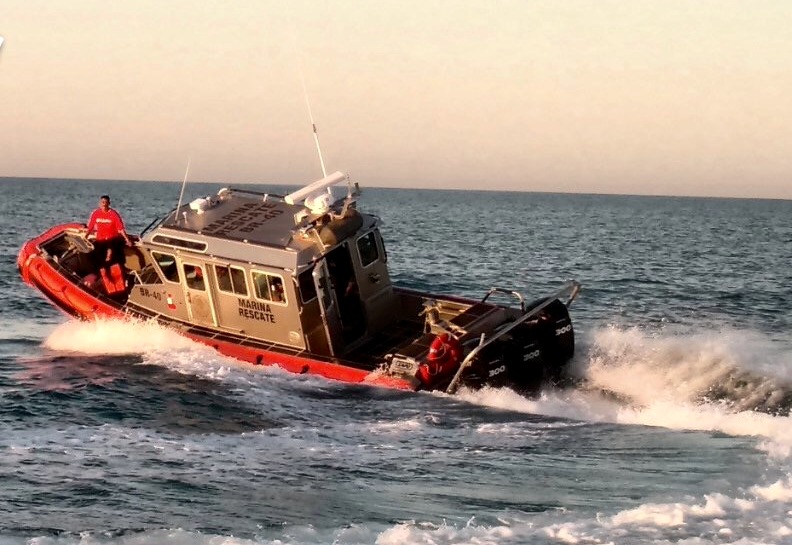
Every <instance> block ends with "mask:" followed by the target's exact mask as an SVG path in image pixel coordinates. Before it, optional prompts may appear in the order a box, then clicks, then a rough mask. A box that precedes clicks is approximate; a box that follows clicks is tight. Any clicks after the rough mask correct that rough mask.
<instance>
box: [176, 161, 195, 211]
mask: <svg viewBox="0 0 792 545" xmlns="http://www.w3.org/2000/svg"><path fill="white" fill-rule="evenodd" d="M191 160H192V158H191V157H188V158H187V169H186V170H185V171H184V179H183V180H182V186H181V192H180V193H179V204H177V205H176V223H179V208H181V203H182V198H183V197H184V188H185V187H186V186H187V174H188V173H189V172H190V161H191Z"/></svg>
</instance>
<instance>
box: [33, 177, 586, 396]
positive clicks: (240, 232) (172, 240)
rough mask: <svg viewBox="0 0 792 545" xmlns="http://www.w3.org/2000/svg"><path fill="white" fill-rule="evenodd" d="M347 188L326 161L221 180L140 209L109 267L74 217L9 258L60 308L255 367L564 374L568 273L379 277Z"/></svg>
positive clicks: (527, 380)
mask: <svg viewBox="0 0 792 545" xmlns="http://www.w3.org/2000/svg"><path fill="white" fill-rule="evenodd" d="M339 185H345V186H346V191H345V195H344V196H342V197H340V198H335V197H334V195H333V192H334V188H336V187H337V186H339ZM336 191H338V189H336ZM359 196H360V189H359V186H358V184H353V183H352V182H350V180H349V178H348V177H347V176H345V175H344V174H342V173H340V172H336V173H334V174H331V175H329V176H326V177H324V178H322V179H321V180H318V181H317V182H314V183H312V184H309V185H307V186H306V187H304V188H302V189H300V190H298V191H295V192H293V193H291V194H288V195H274V194H268V193H261V192H256V191H250V190H247V189H241V188H236V189H232V188H226V189H222V190H220V191H219V192H218V193H217V195H214V196H209V197H205V198H201V199H196V200H194V201H192V202H191V203H187V204H184V205H180V206H177V207H176V208H175V209H173V210H171V211H170V212H169V213H168V214H166V215H165V216H164V217H161V218H158V219H156V220H154V221H153V222H152V223H151V224H150V225H149V226H148V227H146V228H145V229H144V230H143V231H142V233H141V234H140V235H139V236H132V237H131V238H132V240H133V244H132V246H131V247H127V248H126V249H125V254H124V260H123V263H120V264H117V265H115V266H113V267H110V268H103V269H102V270H101V271H97V270H96V269H95V260H94V259H92V252H93V251H94V247H93V244H92V241H91V240H90V238H89V237H88V236H87V235H86V229H85V226H84V225H82V224H78V223H70V224H64V225H58V226H55V227H52V228H50V229H48V230H47V231H45V232H44V233H42V234H41V235H39V236H38V237H36V238H34V239H32V240H30V241H28V242H27V243H26V244H24V246H23V247H22V249H21V251H20V253H19V256H18V262H17V264H18V268H19V272H20V274H21V276H22V278H23V280H24V281H25V282H26V283H27V284H29V285H30V286H32V287H33V288H35V289H37V290H38V291H39V292H41V294H43V295H44V296H45V297H46V298H47V299H49V300H50V301H51V302H52V303H53V304H54V305H55V306H57V307H58V308H60V309H61V310H63V311H64V312H65V313H67V314H69V315H71V316H76V317H78V318H80V319H84V320H92V319H96V318H100V317H108V318H133V319H140V320H155V321H156V322H158V323H160V324H162V325H164V326H167V327H169V328H172V329H174V330H176V331H177V332H179V333H180V334H182V335H184V336H186V337H189V338H191V339H193V340H195V341H198V342H200V343H203V344H206V345H208V346H211V347H213V348H214V349H216V350H217V351H218V352H220V353H222V354H224V355H227V356H230V357H232V358H235V359H237V360H241V361H244V362H248V363H251V364H254V365H276V366H279V367H281V368H283V369H285V370H287V371H291V372H294V373H310V374H315V375H320V376H323V377H326V378H328V379H333V380H339V381H345V382H352V383H368V384H373V385H379V386H385V387H390V388H400V389H405V390H441V391H446V392H449V393H453V392H455V391H456V390H457V389H459V388H460V387H467V388H474V389H476V388H481V387H483V386H494V387H503V386H506V387H510V388H513V389H515V390H517V391H520V392H523V393H532V392H535V391H537V390H538V389H539V388H541V387H543V386H544V385H546V384H548V383H554V382H557V381H559V380H562V379H563V378H564V369H565V366H566V364H567V363H568V362H569V360H570V359H571V358H572V356H573V353H574V331H573V327H572V322H571V320H570V316H569V312H568V307H569V305H570V303H571V302H572V301H573V300H574V299H575V297H576V296H577V294H578V292H579V290H580V284H579V283H578V282H576V281H569V282H567V283H566V284H564V285H562V286H560V287H559V289H558V290H557V291H556V292H555V293H552V294H549V295H546V296H544V297H541V298H539V299H536V300H533V301H531V302H528V301H526V299H525V298H524V297H523V295H522V294H521V293H519V292H517V291H514V290H511V289H504V288H500V287H493V288H490V289H489V290H487V291H486V292H484V293H483V295H482V297H481V298H479V299H470V298H465V297H456V296H450V295H441V294H431V293H424V292H420V291H416V290H413V289H409V288H407V287H402V286H397V285H394V284H393V283H392V282H391V279H390V276H389V273H388V263H387V254H386V252H385V246H384V243H383V239H382V236H381V234H380V227H381V224H382V222H381V220H380V219H379V218H378V217H377V216H375V215H372V214H368V213H364V212H362V211H360V210H359V209H358V201H359Z"/></svg>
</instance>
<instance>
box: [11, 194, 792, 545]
mask: <svg viewBox="0 0 792 545" xmlns="http://www.w3.org/2000/svg"><path fill="white" fill-rule="evenodd" d="M362 182H363V183H365V180H363V181H362ZM218 187H219V186H216V185H215V186H209V185H197V184H196V185H191V186H188V187H187V195H186V199H192V198H194V197H197V196H205V195H208V194H209V193H213V192H215V191H216V190H217V188H218ZM0 188H2V190H3V194H4V199H3V200H2V202H0V208H1V209H2V214H0V230H1V232H3V233H5V235H6V236H4V237H3V238H2V239H1V240H0V252H2V256H3V258H2V260H0V266H2V274H0V308H2V309H3V311H2V314H1V315H0V324H1V325H2V328H0V399H2V403H1V404H0V415H2V417H1V418H0V453H2V456H1V457H0V487H1V489H2V493H0V544H3V545H5V544H17V543H19V544H21V543H35V544H37V545H39V544H41V545H49V544H75V543H82V544H86V545H87V544H155V543H156V544H188V543H189V544H192V543H199V544H219V543H224V544H248V543H268V544H269V543H272V544H325V543H338V544H347V543H349V544H357V543H378V544H383V545H385V544H402V543H426V544H430V543H431V544H451V543H454V544H460V543H471V544H489V543H498V544H500V543H503V544H512V543H611V542H612V543H629V544H638V543H696V544H699V543H702V544H706V543H792V519H790V516H789V513H790V512H792V426H790V424H791V423H792V421H790V417H788V416H785V414H786V413H785V412H783V411H782V413H781V414H780V415H769V414H764V413H761V412H757V411H754V410H751V407H753V406H755V404H752V401H753V400H754V399H755V398H761V399H765V398H766V397H767V396H768V395H772V394H774V393H775V394H778V395H779V396H780V395H782V394H783V393H784V391H785V390H784V383H785V379H792V335H790V325H791V324H790V320H792V312H790V310H789V307H790V304H791V303H792V277H791V273H790V270H792V269H790V264H792V227H791V226H790V220H789V218H792V202H789V201H754V200H723V199H689V198H684V199H683V198H660V197H657V198H652V197H629V196H593V195H555V194H529V193H503V192H460V191H432V190H420V191H408V190H384V189H366V188H364V194H363V197H362V199H361V203H360V206H361V207H363V208H366V209H367V210H369V211H373V212H375V213H377V214H378V215H380V216H381V217H382V218H383V220H384V221H385V223H386V225H385V228H384V229H383V234H384V236H385V239H386V243H387V244H388V256H389V262H390V266H391V271H392V274H393V276H394V278H395V280H396V281H397V282H398V283H400V284H402V285H405V286H411V287H416V288H419V289H428V290H432V291H439V292H446V293H457V294H463V295H467V296H480V295H483V293H484V292H485V290H486V289H488V288H489V287H490V286H502V287H509V288H515V289H518V290H519V291H521V292H523V293H524V294H525V296H526V297H527V298H532V297H538V296H541V295H543V294H545V293H547V292H549V291H552V290H553V289H554V288H555V287H557V286H558V285H560V284H561V283H562V281H564V280H566V279H569V278H576V279H578V280H580V281H581V282H582V283H583V285H584V291H583V293H582V294H581V296H580V298H579V299H578V300H577V301H576V302H575V304H574V305H573V308H572V311H573V320H574V322H575V326H576V328H577V331H578V339H579V343H578V354H577V356H576V359H575V362H574V364H575V368H576V369H577V371H578V372H579V373H580V374H581V375H582V376H584V377H585V378H586V379H587V383H588V384H589V386H588V387H586V388H581V389H577V390H568V391H563V392H546V393H545V394H544V395H543V396H542V397H540V398H538V399H533V400H527V399H524V398H521V397H519V396H517V395H516V394H514V393H513V392H510V391H508V390H486V391H482V392H463V393H462V394H461V395H460V396H457V397H453V398H452V397H447V396H443V395H437V394H408V393H402V392H393V391H388V390H381V389H374V388H368V387H363V386H350V385H342V384H336V383H332V382H328V381H324V380H322V379H318V378H315V377H304V376H294V375H289V374H286V373H283V372H281V371H279V370H277V369H259V368H256V369H252V368H249V367H245V366H244V365H241V364H237V363H235V362H233V361H232V360H228V359H226V358H223V357H220V356H218V355H216V354H214V353H213V352H211V351H209V350H208V349H206V348H203V347H198V346H196V345H193V344H192V343H190V342H188V341H186V340H184V339H182V338H179V337H178V336H176V335H175V334H173V333H171V332H168V331H164V330H162V329H159V328H157V327H155V326H152V325H150V324H128V323H121V322H101V323H91V324H89V323H77V322H71V321H69V320H67V319H66V318H65V317H64V316H62V315H61V314H59V313H58V312H57V311H56V310H55V309H53V308H52V307H51V306H50V305H49V304H48V303H46V302H45V301H44V300H43V299H42V298H41V297H39V296H38V295H37V294H36V293H35V292H34V291H33V290H32V289H30V288H28V287H27V286H25V285H24V284H23V283H22V282H21V280H20V279H19V278H18V275H17V273H16V267H15V257H16V253H17V251H18V249H19V247H20V246H21V245H22V243H23V242H24V241H25V240H27V239H29V238H31V237H33V236H35V235H37V234H38V233H39V232H41V231H43V230H44V229H46V228H47V227H49V226H50V225H52V224H55V223H61V222H66V221H74V220H78V221H85V219H87V217H88V215H89V213H90V211H91V210H92V209H93V207H94V206H95V203H96V200H97V197H98V196H99V195H101V194H102V193H110V194H111V196H112V197H113V201H114V205H115V206H116V207H117V208H118V209H119V210H120V211H121V212H122V214H123V216H124V218H125V220H126V222H127V225H128V228H129V230H130V231H132V232H139V231H140V230H141V229H142V228H143V227H145V226H146V225H147V224H148V223H149V222H150V221H151V220H152V219H154V218H155V217H156V216H157V215H159V214H162V213H164V212H166V211H167V210H170V209H171V208H172V207H173V206H175V204H176V201H177V199H178V193H179V186H178V185H176V184H165V183H154V182H151V183H145V182H97V181H62V180H49V181H43V180H14V179H0ZM263 189H265V190H270V191H274V192H278V193H283V192H286V190H287V189H288V188H286V187H274V186H268V187H264V188H263ZM734 373H749V374H750V376H752V377H759V379H760V380H759V381H758V382H753V383H750V384H742V385H735V384H733V383H730V382H729V381H728V377H730V376H733V375H734ZM724 385H725V386H726V387H728V388H732V390H730V396H729V397H728V400H726V401H720V402H719V401H710V400H707V397H706V395H704V394H705V393H706V392H707V391H710V390H712V388H715V387H723V386H724ZM603 391H607V392H608V394H604V393H603Z"/></svg>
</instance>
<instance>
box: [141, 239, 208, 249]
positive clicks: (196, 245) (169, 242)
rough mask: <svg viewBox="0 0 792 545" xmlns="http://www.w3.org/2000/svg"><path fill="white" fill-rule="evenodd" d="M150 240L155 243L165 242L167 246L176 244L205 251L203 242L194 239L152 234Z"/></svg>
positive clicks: (180, 246)
mask: <svg viewBox="0 0 792 545" xmlns="http://www.w3.org/2000/svg"><path fill="white" fill-rule="evenodd" d="M151 241H152V242H155V243H157V244H167V245H168V246H178V247H179V248H184V249H185V250H196V251H198V252H205V251H206V243H205V242H196V241H194V240H185V239H183V238H176V237H167V236H165V235H154V237H153V238H152V239H151Z"/></svg>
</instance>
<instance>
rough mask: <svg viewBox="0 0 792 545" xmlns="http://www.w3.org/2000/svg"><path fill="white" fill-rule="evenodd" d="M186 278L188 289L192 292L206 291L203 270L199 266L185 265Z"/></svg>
mask: <svg viewBox="0 0 792 545" xmlns="http://www.w3.org/2000/svg"><path fill="white" fill-rule="evenodd" d="M184 278H185V279H186V281H187V287H188V288H190V289H191V290H201V291H204V290H206V282H205V281H204V274H203V269H202V268H201V267H199V266H198V265H190V264H189V263H185V264H184Z"/></svg>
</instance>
